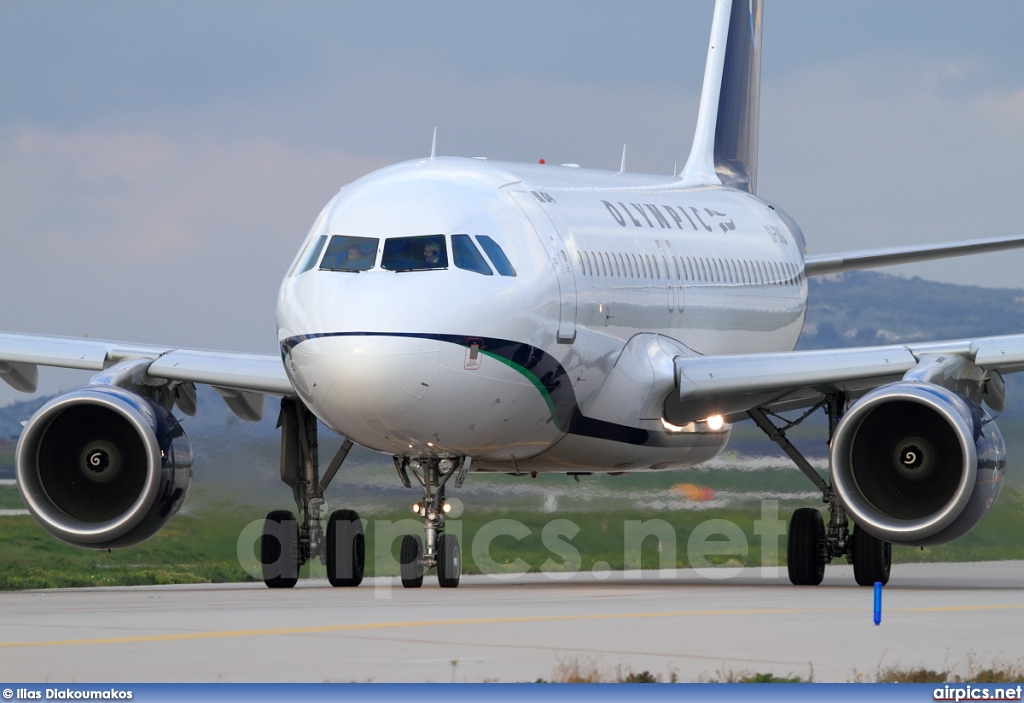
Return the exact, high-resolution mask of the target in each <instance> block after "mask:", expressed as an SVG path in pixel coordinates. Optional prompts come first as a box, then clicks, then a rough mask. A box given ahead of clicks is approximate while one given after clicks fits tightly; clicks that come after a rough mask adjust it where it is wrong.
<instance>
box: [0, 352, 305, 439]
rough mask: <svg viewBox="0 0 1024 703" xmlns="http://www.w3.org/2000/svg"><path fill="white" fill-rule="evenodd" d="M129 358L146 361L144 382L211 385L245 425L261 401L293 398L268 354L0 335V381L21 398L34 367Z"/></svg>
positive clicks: (276, 360)
mask: <svg viewBox="0 0 1024 703" xmlns="http://www.w3.org/2000/svg"><path fill="white" fill-rule="evenodd" d="M134 359H151V360H152V363H150V364H149V366H148V368H147V369H146V374H147V375H148V376H149V377H150V378H153V379H161V380H165V381H169V382H172V383H178V384H187V383H193V384H194V383H204V384H208V385H210V386H213V387H214V389H215V390H216V391H217V392H218V393H220V395H221V396H222V397H223V398H224V400H225V401H226V402H227V404H228V406H229V407H230V408H231V409H232V410H233V411H234V412H235V413H236V414H237V415H239V417H242V418H243V419H246V420H251V421H255V420H259V418H260V416H261V409H262V396H264V395H270V396H278V397H284V396H293V395H295V391H294V389H293V388H292V385H291V383H290V382H289V380H288V377H287V376H286V375H285V372H284V367H283V366H282V363H281V357H279V356H277V355H273V354H249V353H241V352H223V351H208V350H201V349H180V348H175V347H161V346H155V345H144V344H130V343H125V342H112V341H106V340H99V339H89V338H76V337H50V336H45V335H31V334H15V333H8V332H0V379H2V380H4V381H6V382H7V383H8V384H9V385H10V386H12V387H13V388H15V389H16V390H19V391H22V392H25V393H31V392H34V391H35V389H36V382H37V379H38V367H39V366H55V367H61V368H67V369H82V370H85V371H96V372H100V371H103V370H106V369H109V368H110V367H112V366H114V365H115V364H118V363H120V362H123V361H130V360H134ZM186 412H187V411H186Z"/></svg>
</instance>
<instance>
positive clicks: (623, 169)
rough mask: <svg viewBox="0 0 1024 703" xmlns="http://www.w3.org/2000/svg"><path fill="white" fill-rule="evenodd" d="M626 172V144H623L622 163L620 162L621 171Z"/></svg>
mask: <svg viewBox="0 0 1024 703" xmlns="http://www.w3.org/2000/svg"><path fill="white" fill-rule="evenodd" d="M625 172H626V145H625V144H623V145H622V163H621V164H619V173H625Z"/></svg>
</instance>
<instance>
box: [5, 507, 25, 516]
mask: <svg viewBox="0 0 1024 703" xmlns="http://www.w3.org/2000/svg"><path fill="white" fill-rule="evenodd" d="M28 514H29V512H28V511H27V510H7V509H6V508H5V509H3V510H0V517H10V516H12V515H28Z"/></svg>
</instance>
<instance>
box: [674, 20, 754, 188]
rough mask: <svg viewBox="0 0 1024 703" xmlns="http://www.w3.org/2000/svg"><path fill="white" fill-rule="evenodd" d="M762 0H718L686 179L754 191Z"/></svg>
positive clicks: (685, 168)
mask: <svg viewBox="0 0 1024 703" xmlns="http://www.w3.org/2000/svg"><path fill="white" fill-rule="evenodd" d="M761 15H762V0H718V2H717V3H716V5H715V16H714V21H713V23H712V27H711V42H710V45H709V47H708V61H707V65H706V66H705V68H704V87H703V90H702V91H701V99H700V111H699V113H698V115H697V131H696V133H695V134H694V137H693V147H692V149H691V150H690V158H689V159H688V160H687V161H686V166H684V167H683V170H682V172H681V173H680V177H681V178H683V179H684V180H685V181H687V182H689V183H694V184H696V183H721V184H723V185H727V186H730V187H733V188H739V189H740V190H745V191H747V192H748V193H753V192H754V191H755V188H756V186H757V134H758V122H759V114H758V113H759V105H760V95H761Z"/></svg>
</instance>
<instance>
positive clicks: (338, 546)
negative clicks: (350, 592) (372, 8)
mask: <svg viewBox="0 0 1024 703" xmlns="http://www.w3.org/2000/svg"><path fill="white" fill-rule="evenodd" d="M278 426H279V427H280V428H281V480H282V481H284V482H285V483H287V484H288V485H289V486H291V488H292V491H293V493H294V497H295V504H296V505H297V506H298V508H299V512H300V513H301V515H302V522H301V524H300V523H299V521H298V520H297V519H296V517H295V515H294V514H293V513H292V512H291V511H288V510H275V511H273V512H271V513H270V514H269V515H267V519H266V520H265V521H264V523H263V536H262V539H261V541H260V563H261V565H262V569H263V582H264V583H265V584H267V586H268V587H269V588H291V587H293V586H294V585H295V584H296V582H297V581H298V579H299V569H300V568H301V567H302V565H303V564H305V563H306V562H308V561H309V560H311V559H314V558H319V559H320V561H321V562H322V563H323V564H324V565H325V566H326V567H327V580H328V581H330V583H331V585H332V586H338V587H351V586H358V585H359V584H360V583H361V582H362V580H363V568H364V566H365V563H366V540H365V537H364V534H363V523H362V522H361V521H360V519H359V515H358V514H357V513H356V512H355V511H354V510H335V511H334V512H333V513H331V515H330V517H329V519H328V520H327V530H326V534H325V533H324V529H323V525H322V523H321V521H320V520H321V517H322V512H323V506H324V489H326V488H327V486H328V484H330V482H331V480H332V479H333V478H334V476H335V474H337V472H338V469H339V468H341V464H342V462H344V461H345V458H346V457H347V456H348V453H349V450H350V449H352V442H350V441H348V440H345V443H344V444H342V446H341V448H340V449H339V450H338V453H337V454H336V455H335V456H334V459H333V460H331V463H330V465H329V466H328V468H327V472H326V473H325V474H324V476H323V478H322V479H321V477H320V471H319V460H318V454H317V446H318V445H317V425H316V417H314V416H313V414H312V413H311V412H310V411H309V409H308V408H306V406H305V405H303V404H302V403H301V402H298V401H295V400H290V399H287V398H286V399H284V400H282V401H281V415H280V417H279V419H278Z"/></svg>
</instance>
